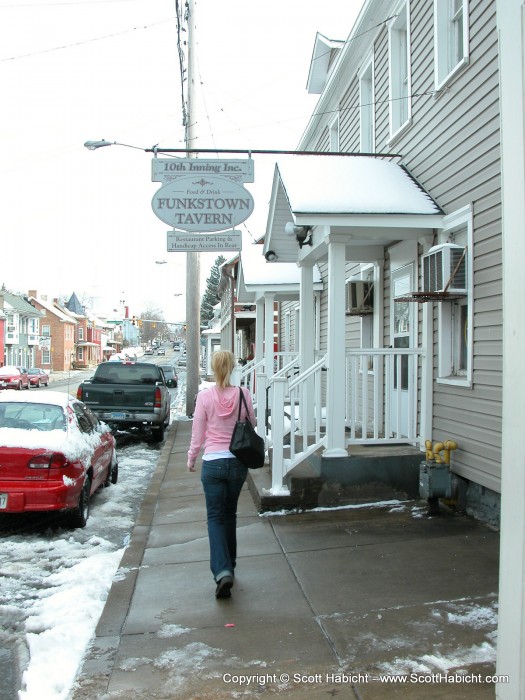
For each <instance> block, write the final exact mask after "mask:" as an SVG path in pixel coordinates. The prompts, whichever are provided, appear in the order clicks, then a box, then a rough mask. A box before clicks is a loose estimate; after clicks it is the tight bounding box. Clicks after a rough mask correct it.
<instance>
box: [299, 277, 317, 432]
mask: <svg viewBox="0 0 525 700" xmlns="http://www.w3.org/2000/svg"><path fill="white" fill-rule="evenodd" d="M314 308H315V307H314V274H313V265H302V266H301V286H300V289H299V324H300V325H299V351H300V356H299V362H300V366H299V369H300V372H301V374H302V373H303V372H304V371H305V370H307V369H308V368H309V367H311V366H312V365H313V363H314V361H315V336H314V333H315V317H314ZM302 404H303V405H302V406H301V429H302V430H303V432H304V431H305V430H306V431H307V432H312V431H313V430H314V378H313V377H311V378H310V379H309V380H308V381H307V383H306V386H305V387H304V389H303V396H302ZM303 408H304V411H303Z"/></svg>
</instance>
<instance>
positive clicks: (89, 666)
mask: <svg viewBox="0 0 525 700" xmlns="http://www.w3.org/2000/svg"><path fill="white" fill-rule="evenodd" d="M191 425H192V424H191V421H188V420H180V421H176V422H174V423H173V424H172V426H171V428H170V430H169V432H168V433H167V435H166V440H165V444H164V447H163V450H162V453H161V455H160V458H159V461H158V464H157V468H156V471H155V472H154V474H153V476H152V479H151V483H150V485H149V489H148V491H147V493H146V495H145V497H144V500H143V504H142V508H141V511H140V514H139V517H138V520H137V522H136V526H135V528H134V530H133V533H132V537H131V541H130V544H129V546H128V548H127V549H126V551H125V553H124V556H123V559H122V562H121V565H120V568H119V571H118V573H117V575H116V577H115V581H114V583H113V586H112V588H111V590H110V593H109V596H108V599H107V602H106V606H105V609H104V611H103V614H102V616H101V619H100V621H99V624H98V627H97V629H96V634H95V637H94V639H93V643H92V646H91V648H90V649H89V652H88V654H87V656H86V659H85V663H84V665H83V668H82V669H81V672H80V674H79V676H78V678H77V683H76V686H75V688H74V689H73V691H72V693H71V696H70V700H88V699H89V700H93V699H95V698H96V699H97V700H102V699H105V698H107V699H108V700H109V699H110V698H111V700H118V699H124V698H125V699H126V700H134V699H138V698H140V699H146V698H147V699H148V700H150V699H151V698H156V699H161V700H162V699H166V700H167V699H169V700H176V699H178V698H185V699H191V700H205V699H206V700H208V699H212V698H213V699H215V700H220V699H222V698H246V697H254V698H259V697H263V696H264V697H273V696H279V698H283V699H288V698H299V697H301V698H304V697H308V698H319V699H321V698H329V697H337V698H350V699H351V700H382V699H384V698H389V699H390V698H394V699H395V698H404V699H405V698H408V700H412V699H413V700H416V699H417V700H420V699H423V700H437V699H439V698H447V699H448V700H457V699H459V698H465V699H469V700H470V699H471V700H474V699H475V700H484V699H485V698H494V697H495V686H494V684H493V683H492V682H485V679H486V677H487V676H492V675H493V674H494V673H495V647H496V641H495V634H496V609H497V591H498V552H499V535H498V533H497V532H495V531H494V530H492V529H490V528H489V527H487V526H485V525H483V524H481V523H478V522H476V521H474V520H472V519H470V518H468V517H466V516H463V515H459V514H454V513H452V512H450V511H447V510H444V509H443V510H442V512H441V514H440V515H438V516H436V517H427V514H426V504H425V503H424V502H423V501H406V502H402V503H397V504H387V503H381V504H375V505H374V504H372V505H368V506H366V507H363V505H361V506H360V507H345V508H332V509H326V510H319V509H318V510H314V511H305V512H292V513H283V512H281V513H275V514H273V515H272V514H260V513H258V512H257V510H256V508H255V505H254V500H253V498H252V496H251V494H250V490H249V488H248V485H246V486H245V488H244V489H243V492H242V494H241V498H240V500H239V512H238V549H239V555H238V563H237V569H236V578H235V585H234V587H233V589H232V597H231V598H229V599H220V600H217V599H216V598H215V595H214V592H215V584H214V582H213V579H212V576H211V573H210V570H209V550H208V540H207V532H206V511H205V503H204V496H203V494H202V487H201V484H200V479H199V474H198V473H196V474H191V473H188V472H187V471H186V452H187V449H188V445H189V441H190V435H191ZM249 478H250V477H249ZM264 479H266V481H267V487H269V485H270V474H269V472H268V469H267V468H266V467H265V468H264V472H263V473H258V474H257V481H258V482H259V483H260V482H261V481H264ZM254 481H255V479H254ZM259 488H261V487H260V486H259ZM403 679H404V680H403Z"/></svg>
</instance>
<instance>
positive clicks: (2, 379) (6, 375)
mask: <svg viewBox="0 0 525 700" xmlns="http://www.w3.org/2000/svg"><path fill="white" fill-rule="evenodd" d="M0 389H29V376H28V374H27V370H26V369H24V368H23V367H15V366H14V365H6V366H5V367H0Z"/></svg>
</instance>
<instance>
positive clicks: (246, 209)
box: [151, 159, 254, 233]
mask: <svg viewBox="0 0 525 700" xmlns="http://www.w3.org/2000/svg"><path fill="white" fill-rule="evenodd" d="M190 162H193V163H198V162H199V160H198V159H195V160H191V161H190ZM151 206H152V208H153V212H154V213H155V214H156V215H157V216H158V217H159V219H160V220H161V221H164V223H166V224H168V225H169V226H172V227H173V228H174V229H178V230H179V231H193V232H195V233H196V232H202V233H209V232H211V231H225V230H226V229H232V228H234V227H235V226H237V225H238V224H240V223H242V222H243V221H245V220H246V219H247V218H248V217H249V216H250V214H251V213H252V212H253V206H254V202H253V197H252V195H251V194H250V192H248V190H246V189H245V188H244V187H243V186H242V185H240V184H238V183H237V182H235V181H234V180H233V179H230V178H228V177H222V176H216V175H214V174H209V173H205V174H204V173H195V174H194V175H188V174H186V175H184V176H182V177H177V178H176V179H175V180H173V181H172V182H168V183H167V184H165V185H163V186H162V187H161V188H160V190H158V191H157V192H156V193H155V195H154V197H153V199H152V202H151Z"/></svg>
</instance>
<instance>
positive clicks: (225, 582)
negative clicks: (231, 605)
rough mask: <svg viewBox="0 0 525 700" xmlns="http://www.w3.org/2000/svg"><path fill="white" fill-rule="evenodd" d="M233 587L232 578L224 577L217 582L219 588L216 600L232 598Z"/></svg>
mask: <svg viewBox="0 0 525 700" xmlns="http://www.w3.org/2000/svg"><path fill="white" fill-rule="evenodd" d="M232 586H233V577H232V576H223V577H222V578H221V579H220V581H218V582H217V588H216V590H215V597H216V598H230V597H231V594H232V592H231V588H232Z"/></svg>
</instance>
